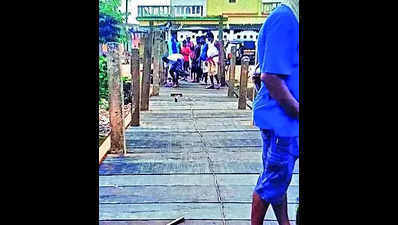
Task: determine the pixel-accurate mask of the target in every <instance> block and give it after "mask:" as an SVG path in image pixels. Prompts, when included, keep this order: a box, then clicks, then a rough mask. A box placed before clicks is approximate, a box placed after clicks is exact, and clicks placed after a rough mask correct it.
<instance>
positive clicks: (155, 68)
mask: <svg viewBox="0 0 398 225" xmlns="http://www.w3.org/2000/svg"><path fill="white" fill-rule="evenodd" d="M154 40H155V41H154V45H153V49H154V50H153V53H154V55H153V74H152V76H153V89H152V95H153V96H158V95H159V78H160V76H159V71H160V70H159V67H160V64H159V55H160V53H159V47H160V37H159V32H158V31H156V32H155V33H154Z"/></svg>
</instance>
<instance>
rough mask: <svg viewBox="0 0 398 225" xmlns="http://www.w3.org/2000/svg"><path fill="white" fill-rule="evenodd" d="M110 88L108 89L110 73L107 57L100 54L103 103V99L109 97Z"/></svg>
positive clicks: (100, 90) (100, 87)
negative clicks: (108, 72) (108, 71)
mask: <svg viewBox="0 0 398 225" xmlns="http://www.w3.org/2000/svg"><path fill="white" fill-rule="evenodd" d="M108 95H109V89H108V74H107V67H106V58H105V57H104V56H100V58H99V98H100V102H99V104H100V105H101V103H102V100H101V99H108Z"/></svg>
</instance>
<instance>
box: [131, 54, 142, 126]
mask: <svg viewBox="0 0 398 225" xmlns="http://www.w3.org/2000/svg"><path fill="white" fill-rule="evenodd" d="M130 65H131V66H130V67H131V69H130V71H131V81H132V82H131V83H132V85H133V86H132V88H131V95H132V98H131V99H132V104H131V126H139V125H140V91H141V88H140V56H139V52H138V49H132V50H131V61H130ZM133 103H134V104H133ZM133 106H134V107H133Z"/></svg>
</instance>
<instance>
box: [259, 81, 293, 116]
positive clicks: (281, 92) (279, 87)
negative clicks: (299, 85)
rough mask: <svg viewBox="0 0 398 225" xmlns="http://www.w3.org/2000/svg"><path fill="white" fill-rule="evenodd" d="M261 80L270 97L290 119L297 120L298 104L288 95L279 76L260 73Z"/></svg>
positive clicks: (287, 90)
mask: <svg viewBox="0 0 398 225" xmlns="http://www.w3.org/2000/svg"><path fill="white" fill-rule="evenodd" d="M261 80H262V81H264V83H265V85H266V87H267V89H268V91H269V93H270V95H271V97H272V98H274V99H275V100H276V101H277V102H278V103H279V104H280V105H281V106H282V108H283V109H284V110H285V112H286V113H287V114H288V115H289V116H290V117H292V118H294V119H297V120H298V119H299V106H300V104H299V102H297V101H296V99H295V98H294V97H293V95H292V94H291V93H290V91H289V89H288V88H287V86H286V83H285V81H284V80H282V79H281V78H280V77H279V75H276V74H269V73H261Z"/></svg>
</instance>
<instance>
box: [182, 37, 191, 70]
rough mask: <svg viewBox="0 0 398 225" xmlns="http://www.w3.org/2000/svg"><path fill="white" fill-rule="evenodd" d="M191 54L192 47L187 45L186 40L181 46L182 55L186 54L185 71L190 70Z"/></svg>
mask: <svg viewBox="0 0 398 225" xmlns="http://www.w3.org/2000/svg"><path fill="white" fill-rule="evenodd" d="M190 54H191V48H189V47H188V46H187V42H186V40H184V41H183V42H182V48H181V55H183V56H184V71H186V72H188V68H189V56H190Z"/></svg>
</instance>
